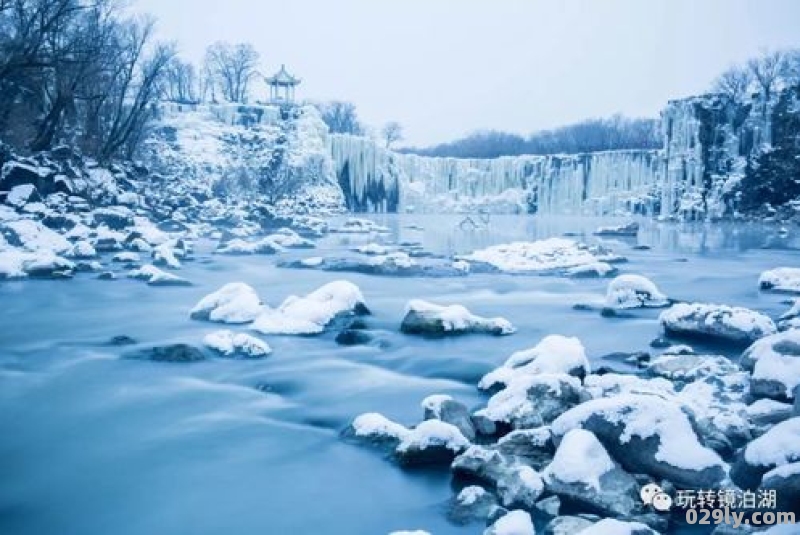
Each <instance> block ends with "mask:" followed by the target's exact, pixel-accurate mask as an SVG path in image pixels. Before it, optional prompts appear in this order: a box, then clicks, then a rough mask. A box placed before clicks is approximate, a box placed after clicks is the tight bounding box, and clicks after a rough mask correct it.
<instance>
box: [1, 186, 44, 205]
mask: <svg viewBox="0 0 800 535" xmlns="http://www.w3.org/2000/svg"><path fill="white" fill-rule="evenodd" d="M36 195H37V192H36V186H34V185H33V184H20V185H19V186H14V187H13V188H11V190H10V191H9V192H8V195H6V203H7V204H10V205H11V206H16V207H18V208H19V207H21V206H23V205H24V204H26V203H28V202H30V201H31V200H33V199H34V198H35V197H36Z"/></svg>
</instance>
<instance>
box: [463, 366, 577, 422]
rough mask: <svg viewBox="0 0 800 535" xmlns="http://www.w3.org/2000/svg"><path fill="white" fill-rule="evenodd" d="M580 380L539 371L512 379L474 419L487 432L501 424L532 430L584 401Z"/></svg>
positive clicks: (475, 414) (490, 399) (477, 412)
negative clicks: (582, 399)
mask: <svg viewBox="0 0 800 535" xmlns="http://www.w3.org/2000/svg"><path fill="white" fill-rule="evenodd" d="M581 392H582V388H581V385H580V382H579V381H578V380H577V379H576V378H574V377H571V376H569V375H565V374H548V373H539V374H533V375H522V376H520V377H516V378H514V379H512V380H511V381H510V382H509V383H508V386H506V387H505V388H504V389H503V390H500V391H499V392H498V393H496V394H495V395H493V396H492V397H491V398H489V401H488V403H487V404H486V407H485V408H483V409H480V410H478V411H476V412H475V413H474V415H473V421H474V422H475V425H476V426H477V427H478V430H479V431H480V432H481V433H483V434H488V435H492V434H495V432H496V427H497V426H498V425H501V426H503V425H505V426H510V427H511V428H513V429H531V428H534V427H539V426H541V425H543V424H546V423H549V422H551V421H553V420H554V419H555V418H556V417H558V416H559V415H561V414H562V413H564V412H565V411H566V410H568V409H570V408H571V407H574V406H575V405H577V404H578V403H579V402H580V400H581Z"/></svg>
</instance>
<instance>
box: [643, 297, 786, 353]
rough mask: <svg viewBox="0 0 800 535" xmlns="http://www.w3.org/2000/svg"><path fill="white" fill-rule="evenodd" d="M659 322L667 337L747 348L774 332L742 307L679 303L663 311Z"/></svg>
mask: <svg viewBox="0 0 800 535" xmlns="http://www.w3.org/2000/svg"><path fill="white" fill-rule="evenodd" d="M659 321H660V322H661V325H663V327H664V329H665V330H666V331H667V333H668V334H674V335H685V336H693V337H702V338H710V339H717V340H722V341H726V342H732V343H740V344H749V343H752V342H754V341H756V340H758V339H759V338H761V337H763V336H767V335H770V334H773V333H775V332H776V331H777V327H776V326H775V323H774V322H773V321H772V320H771V319H770V318H769V317H767V316H765V315H764V314H761V313H760V312H756V311H754V310H750V309H747V308H741V307H730V306H727V305H711V304H703V303H678V304H676V305H673V306H672V307H670V308H669V309H667V310H665V311H664V312H662V313H661V315H660V316H659Z"/></svg>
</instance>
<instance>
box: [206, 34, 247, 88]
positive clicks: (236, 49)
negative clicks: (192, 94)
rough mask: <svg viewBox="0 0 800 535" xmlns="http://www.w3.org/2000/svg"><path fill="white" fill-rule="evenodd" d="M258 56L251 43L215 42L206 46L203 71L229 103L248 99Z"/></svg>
mask: <svg viewBox="0 0 800 535" xmlns="http://www.w3.org/2000/svg"><path fill="white" fill-rule="evenodd" d="M258 62H259V55H258V52H257V51H256V49H255V48H253V45H251V44H250V43H237V44H230V43H224V42H216V43H214V44H213V45H211V46H209V47H208V48H207V49H206V57H205V71H206V73H207V75H208V76H210V78H211V81H212V83H214V84H215V85H216V87H218V88H219V90H220V91H221V93H222V96H223V97H224V98H225V100H228V101H229V102H242V103H245V102H247V99H248V97H249V96H250V82H251V81H252V80H253V78H255V77H256V75H257V74H258Z"/></svg>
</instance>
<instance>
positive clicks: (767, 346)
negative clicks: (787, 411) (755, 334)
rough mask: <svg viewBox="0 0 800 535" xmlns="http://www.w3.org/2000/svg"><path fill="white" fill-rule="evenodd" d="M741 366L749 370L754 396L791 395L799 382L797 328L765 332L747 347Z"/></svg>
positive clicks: (798, 337) (787, 396) (798, 330)
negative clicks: (767, 333) (763, 335)
mask: <svg viewBox="0 0 800 535" xmlns="http://www.w3.org/2000/svg"><path fill="white" fill-rule="evenodd" d="M741 364H742V367H743V368H745V369H748V370H752V377H751V381H750V392H751V394H752V395H753V396H754V397H756V398H764V397H765V398H773V399H778V400H784V399H792V398H793V397H794V395H793V392H792V391H793V390H794V389H795V387H797V386H798V385H800V329H790V330H788V331H784V332H781V333H777V334H773V335H771V336H766V337H764V338H762V339H760V340H757V341H756V342H754V343H753V344H752V345H751V346H750V347H748V348H747V349H746V350H745V351H744V353H743V354H742V358H741Z"/></svg>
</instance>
